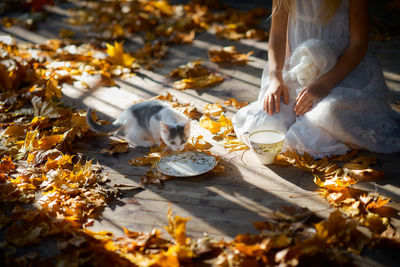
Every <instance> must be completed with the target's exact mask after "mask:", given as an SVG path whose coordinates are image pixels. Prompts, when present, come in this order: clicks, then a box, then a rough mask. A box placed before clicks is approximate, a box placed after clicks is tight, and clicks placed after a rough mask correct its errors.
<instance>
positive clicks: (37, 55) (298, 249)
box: [0, 0, 400, 266]
mask: <svg viewBox="0 0 400 267" xmlns="http://www.w3.org/2000/svg"><path fill="white" fill-rule="evenodd" d="M33 2H35V3H36V4H38V3H39V2H43V3H45V2H49V1H33ZM77 4H78V5H80V8H78V9H76V10H75V11H74V12H75V15H74V17H73V18H70V19H69V21H70V22H71V23H74V24H79V25H83V24H86V25H87V26H88V27H89V30H88V32H87V35H88V37H93V36H94V37H96V38H98V39H101V40H108V41H110V40H112V41H114V43H111V42H110V43H109V44H107V45H106V48H99V47H96V46H93V45H89V44H82V43H80V42H77V41H72V40H68V41H66V40H63V41H62V40H48V41H47V42H46V43H44V44H41V45H31V44H24V45H16V44H15V42H13V40H12V39H11V38H9V39H7V38H6V39H7V40H6V41H3V42H0V91H1V94H0V110H1V115H0V126H1V129H2V131H1V137H2V138H1V141H0V142H1V143H0V192H1V196H0V201H1V202H3V203H9V205H5V208H4V209H3V208H2V209H1V210H0V229H1V230H2V231H4V232H5V238H6V241H5V242H2V243H1V244H0V248H1V250H2V252H4V253H2V254H1V256H0V260H1V261H2V262H4V263H5V264H6V265H27V264H28V263H29V264H33V265H52V264H54V263H55V262H57V263H58V264H61V265H62V264H64V265H68V266H69V265H85V264H87V265H115V266H131V265H132V264H135V265H138V266H181V265H185V264H187V265H189V264H193V263H196V262H202V261H204V260H205V259H208V258H214V259H216V260H215V263H216V264H218V265H220V266H265V265H279V264H280V265H286V266H296V265H299V264H304V265H306V264H308V263H310V262H311V261H312V262H313V263H315V261H317V260H318V261H319V262H336V263H339V264H347V263H350V262H351V254H352V253H356V254H359V253H362V252H363V250H364V249H365V248H366V247H367V246H368V247H374V246H376V245H379V244H385V245H387V244H390V245H394V246H399V244H400V234H399V233H398V232H397V231H396V230H395V228H394V227H393V226H392V225H391V217H393V216H395V215H397V211H396V210H395V209H394V208H393V207H392V206H390V200H389V199H387V198H383V197H382V196H379V195H376V194H371V193H370V192H366V191H363V190H359V189H356V188H355V187H354V185H355V184H356V183H358V182H360V181H365V180H374V179H381V178H382V176H383V173H382V172H380V171H377V170H374V169H373V168H371V167H370V166H371V165H372V164H373V163H374V161H373V159H370V158H366V157H361V156H356V155H355V154H350V155H347V156H346V157H335V158H323V159H321V160H314V159H313V158H311V157H310V156H308V155H303V156H300V155H298V154H296V153H294V152H288V153H286V154H282V155H280V156H279V157H278V158H277V159H276V163H277V164H282V165H285V166H288V165H292V166H295V167H298V168H300V169H302V170H304V171H307V172H311V173H313V175H314V178H315V180H314V181H315V183H316V184H317V185H318V186H319V190H318V194H320V195H321V196H323V197H324V198H325V199H326V200H327V201H328V202H329V203H330V204H331V205H332V206H333V207H335V208H337V209H336V210H335V211H334V212H333V213H331V215H330V216H329V218H327V219H321V218H316V216H315V215H314V214H313V213H312V212H311V211H309V210H307V209H301V208H293V207H283V208H282V209H281V210H279V211H276V212H274V213H272V214H271V219H270V220H268V221H266V222H257V223H255V227H256V228H257V229H259V230H260V233H259V234H256V235H250V234H240V235H238V236H237V237H236V238H235V239H234V240H232V241H223V240H212V239H210V238H208V237H205V238H200V239H192V238H190V237H188V236H187V235H186V223H187V221H188V220H189V219H188V218H182V217H180V216H178V215H173V214H172V210H171V209H170V211H169V212H168V213H167V218H168V221H169V224H168V226H166V228H165V229H166V231H167V232H168V233H169V234H170V236H171V237H172V240H168V239H166V238H163V237H162V236H161V232H160V231H159V230H153V231H152V232H150V233H140V232H135V231H132V230H128V229H124V233H125V236H124V237H116V236H114V235H113V234H112V233H110V232H92V231H90V230H88V229H87V228H86V227H88V226H90V225H91V224H93V222H94V221H93V220H94V219H95V218H96V217H97V216H98V214H99V213H100V212H101V211H102V209H103V208H104V207H105V206H106V205H107V202H108V201H109V200H110V199H111V198H114V197H116V196H117V195H118V190H115V189H113V188H109V187H108V186H107V184H106V181H107V177H106V175H105V174H104V173H103V172H102V169H101V167H100V166H98V165H95V164H93V163H92V162H91V161H87V160H86V159H85V158H84V157H82V156H81V155H79V154H77V153H75V152H74V151H73V147H72V143H73V142H74V141H76V140H79V139H80V138H85V137H87V136H90V135H91V134H92V133H91V132H90V131H89V128H88V126H87V125H86V120H85V116H86V113H85V111H82V110H74V109H72V108H70V107H67V106H65V105H64V104H63V103H62V101H61V97H62V91H61V86H62V84H63V83H75V84H76V83H78V84H80V85H81V86H83V87H90V88H93V87H96V86H112V85H115V81H114V78H116V77H122V78H124V77H127V76H128V77H129V76H131V75H135V72H136V71H137V69H138V68H140V67H144V68H147V69H152V68H154V67H158V66H161V62H160V60H161V59H163V58H164V57H165V56H166V53H167V50H168V45H170V44H179V43H185V44H186V43H190V42H192V40H193V39H194V38H195V35H196V33H197V32H199V31H205V30H209V31H210V32H215V33H216V34H217V35H218V36H220V37H223V38H228V39H232V40H237V39H241V38H257V39H265V38H266V34H265V33H264V31H261V30H259V29H257V28H256V26H257V25H258V23H259V21H258V20H257V18H260V17H266V13H265V10H260V9H257V10H253V11H251V12H248V13H244V12H241V11H236V10H231V9H227V8H226V7H225V6H224V5H222V4H221V3H219V2H218V1H191V2H190V3H189V4H187V5H177V6H173V5H171V4H169V2H168V1H139V0H138V1H106V2H101V3H99V2H97V1H79V3H77ZM211 9H212V11H210V10H211ZM2 22H3V24H6V23H9V24H10V25H12V24H13V23H14V21H13V20H12V19H9V20H7V19H3V20H2ZM10 25H7V26H10ZM153 29H156V30H155V31H154V30H153ZM60 34H61V35H62V36H64V37H68V38H69V37H71V36H72V35H73V34H71V32H68V31H61V32H60ZM133 34H137V35H139V36H141V37H142V38H143V39H144V41H145V44H144V46H143V47H142V48H141V49H139V50H138V51H136V52H134V53H127V52H126V51H125V50H124V45H123V42H121V41H120V40H121V39H124V38H126V37H131V36H132V35H133ZM249 55H250V54H240V53H238V52H236V51H235V49H234V48H223V49H221V50H220V51H210V59H211V61H212V62H217V63H218V62H229V63H235V64H236V62H239V63H240V62H242V63H243V62H246V61H247V57H248V56H249ZM242 63H240V64H242ZM171 77H173V78H179V79H181V80H180V81H178V82H177V86H176V88H178V89H186V88H195V87H202V86H199V84H200V85H203V84H204V86H209V85H211V84H215V83H217V82H221V81H222V77H219V76H217V75H216V74H214V73H211V72H210V71H209V70H208V69H207V68H205V67H204V66H202V65H201V62H199V61H196V62H190V63H188V64H187V65H184V66H182V67H179V68H178V69H176V70H174V71H173V72H172V73H171ZM199 77H202V78H199ZM196 79H197V80H198V81H197V80H196ZM157 99H160V100H162V101H168V102H169V103H170V104H171V105H172V106H173V107H174V108H176V109H178V110H180V111H182V112H184V113H185V114H186V115H187V116H188V117H190V118H192V119H200V122H199V124H200V126H202V127H204V128H206V129H208V130H210V132H211V133H212V134H213V135H214V139H216V140H217V141H219V142H220V144H222V145H223V146H224V147H225V148H227V149H228V150H230V151H235V150H246V149H247V146H246V145H245V144H243V143H242V142H241V141H240V140H239V139H237V138H236V136H235V134H234V131H233V127H232V122H231V121H230V119H229V118H227V117H226V115H225V114H224V110H225V109H226V106H233V107H235V108H240V107H243V106H244V105H246V104H247V103H239V102H237V101H236V100H235V99H230V100H227V101H226V102H224V103H223V104H220V103H215V104H209V105H207V106H206V107H205V108H204V112H203V113H204V115H203V114H202V113H201V112H199V111H198V110H197V109H196V108H195V107H194V106H193V105H191V104H189V103H181V102H179V101H177V99H176V98H175V97H173V96H172V95H170V94H166V95H160V96H158V97H157ZM111 145H112V146H113V147H111V148H109V149H106V150H104V151H103V152H104V153H109V154H113V153H122V152H125V151H127V148H128V146H127V143H125V142H120V141H115V142H113V143H112V144H111ZM211 148H212V145H211V144H210V143H209V142H207V141H206V140H205V139H204V138H203V136H195V137H193V138H192V139H191V140H190V142H189V143H188V145H187V147H186V148H185V149H186V150H196V151H201V152H203V153H208V154H212V153H211V152H210V149H211ZM168 153H170V152H168V151H166V150H165V147H162V146H161V147H159V148H154V149H152V150H151V151H150V152H149V153H148V154H147V155H145V156H144V157H141V158H136V159H132V160H131V164H134V165H149V166H150V169H149V171H148V172H147V173H146V175H145V176H144V177H143V178H142V183H143V184H148V183H152V184H158V185H161V183H162V182H163V181H164V180H166V179H169V177H167V176H164V175H162V174H161V173H159V172H157V171H156V170H155V166H156V164H157V162H158V161H159V160H160V158H161V157H163V156H165V155H167V154H168ZM212 155H214V154H212ZM214 156H215V157H216V158H217V160H218V161H219V162H220V158H219V157H218V156H217V155H214ZM223 170H224V166H223V165H222V164H220V163H219V164H218V165H217V167H216V168H215V169H214V172H217V173H218V172H221V171H223ZM360 229H361V230H363V231H361V230H360ZM365 229H366V231H364V230H365ZM49 237H54V238H55V240H56V241H55V242H57V248H58V249H59V251H61V252H62V255H55V256H54V258H48V259H46V258H40V257H38V253H36V252H32V253H28V254H26V255H20V254H18V253H17V250H18V249H17V247H23V246H29V245H32V244H37V243H39V242H42V241H48V240H49Z"/></svg>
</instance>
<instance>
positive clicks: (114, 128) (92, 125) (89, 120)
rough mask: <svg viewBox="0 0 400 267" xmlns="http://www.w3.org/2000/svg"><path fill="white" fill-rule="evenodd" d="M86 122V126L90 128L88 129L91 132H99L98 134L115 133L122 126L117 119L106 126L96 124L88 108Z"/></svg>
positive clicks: (120, 121)
mask: <svg viewBox="0 0 400 267" xmlns="http://www.w3.org/2000/svg"><path fill="white" fill-rule="evenodd" d="M86 121H87V124H88V125H89V126H90V128H91V129H92V130H93V131H95V132H99V133H111V132H115V131H117V130H118V129H120V128H121V127H122V126H123V125H124V124H123V122H122V120H120V119H117V120H115V121H114V122H113V123H111V124H107V125H100V124H97V123H96V122H95V121H94V120H93V118H92V109H91V108H88V110H87V113H86Z"/></svg>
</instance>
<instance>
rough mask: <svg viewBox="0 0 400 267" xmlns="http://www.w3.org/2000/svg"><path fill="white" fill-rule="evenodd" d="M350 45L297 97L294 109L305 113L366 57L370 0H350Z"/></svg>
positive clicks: (298, 112)
mask: <svg viewBox="0 0 400 267" xmlns="http://www.w3.org/2000/svg"><path fill="white" fill-rule="evenodd" d="M349 4H350V6H349V8H350V11H349V12H350V45H349V47H348V48H347V49H346V50H345V51H344V53H343V54H342V56H341V57H340V58H339V59H338V61H337V63H336V65H335V66H334V67H333V69H332V70H331V71H329V72H327V73H326V74H325V75H323V76H322V77H321V78H320V79H318V80H317V81H315V82H314V83H312V84H310V85H309V86H307V87H305V88H304V89H303V91H302V92H301V93H300V94H299V96H298V97H297V99H296V105H295V107H294V111H295V112H296V115H303V114H304V113H306V112H308V111H309V110H311V109H312V107H313V104H314V102H315V101H318V100H319V99H321V98H323V97H325V96H326V95H327V94H328V93H329V92H330V91H331V90H332V88H333V87H334V86H335V85H336V84H337V83H339V82H340V81H342V80H343V79H344V78H345V77H346V76H348V75H349V74H350V73H351V72H352V71H353V70H354V69H355V68H356V67H357V65H358V64H359V63H360V61H361V60H362V59H363V58H364V56H365V54H366V52H367V50H368V1H367V0H350V1H349Z"/></svg>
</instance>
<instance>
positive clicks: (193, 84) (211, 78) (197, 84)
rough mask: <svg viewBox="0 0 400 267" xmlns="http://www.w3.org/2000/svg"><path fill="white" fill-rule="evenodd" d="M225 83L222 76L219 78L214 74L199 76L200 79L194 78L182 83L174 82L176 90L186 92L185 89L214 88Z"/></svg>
mask: <svg viewBox="0 0 400 267" xmlns="http://www.w3.org/2000/svg"><path fill="white" fill-rule="evenodd" d="M223 81H224V78H222V77H221V76H218V75H216V74H214V73H211V74H208V75H205V76H199V77H193V78H186V79H182V80H180V81H176V82H174V88H175V89H177V90H185V89H189V88H191V89H198V88H204V87H208V86H212V85H215V84H218V83H221V82H223Z"/></svg>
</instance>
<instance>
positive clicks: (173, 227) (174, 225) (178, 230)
mask: <svg viewBox="0 0 400 267" xmlns="http://www.w3.org/2000/svg"><path fill="white" fill-rule="evenodd" d="M167 219H168V226H165V230H167V232H168V233H169V234H170V235H171V236H172V238H173V239H174V240H175V242H176V243H177V244H179V245H187V244H188V243H189V242H190V239H189V238H187V237H186V223H187V222H188V221H189V220H190V218H184V217H181V216H179V215H175V216H174V215H173V213H172V208H171V207H170V208H169V210H168V213H167Z"/></svg>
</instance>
